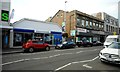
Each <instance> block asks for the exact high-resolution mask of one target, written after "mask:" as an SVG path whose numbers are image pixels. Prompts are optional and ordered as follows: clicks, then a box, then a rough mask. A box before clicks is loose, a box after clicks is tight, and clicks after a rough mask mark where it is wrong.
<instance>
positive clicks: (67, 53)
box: [61, 53, 74, 55]
mask: <svg viewBox="0 0 120 72" xmlns="http://www.w3.org/2000/svg"><path fill="white" fill-rule="evenodd" d="M69 54H74V53H62V54H61V55H69Z"/></svg>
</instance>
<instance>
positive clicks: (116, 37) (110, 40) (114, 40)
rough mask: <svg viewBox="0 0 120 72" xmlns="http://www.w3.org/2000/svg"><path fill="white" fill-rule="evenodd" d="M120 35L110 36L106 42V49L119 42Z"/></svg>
mask: <svg viewBox="0 0 120 72" xmlns="http://www.w3.org/2000/svg"><path fill="white" fill-rule="evenodd" d="M119 41H120V35H108V36H107V37H106V40H105V42H104V47H105V46H108V45H110V44H111V43H112V42H119Z"/></svg>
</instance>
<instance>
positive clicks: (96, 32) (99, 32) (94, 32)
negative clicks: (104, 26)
mask: <svg viewBox="0 0 120 72" xmlns="http://www.w3.org/2000/svg"><path fill="white" fill-rule="evenodd" d="M91 32H92V33H93V34H101V35H104V34H105V33H104V32H103V31H93V30H92V31H91Z"/></svg>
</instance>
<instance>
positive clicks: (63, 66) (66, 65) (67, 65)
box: [55, 63, 72, 71]
mask: <svg viewBox="0 0 120 72" xmlns="http://www.w3.org/2000/svg"><path fill="white" fill-rule="evenodd" d="M71 64H72V63H68V64H66V65H64V66H61V67H59V68H57V69H55V71H58V70H61V69H63V68H65V67H67V66H69V65H71Z"/></svg>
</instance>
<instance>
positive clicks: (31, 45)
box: [22, 40, 50, 52]
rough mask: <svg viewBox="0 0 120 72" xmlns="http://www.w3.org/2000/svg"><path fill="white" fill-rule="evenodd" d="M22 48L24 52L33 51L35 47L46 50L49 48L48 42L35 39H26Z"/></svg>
mask: <svg viewBox="0 0 120 72" xmlns="http://www.w3.org/2000/svg"><path fill="white" fill-rule="evenodd" d="M22 48H23V50H24V52H26V51H29V52H33V51H34V50H35V49H45V50H47V51H49V50H50V46H49V44H47V43H43V42H41V41H36V40H29V41H27V42H26V43H24V44H23V46H22Z"/></svg>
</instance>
